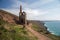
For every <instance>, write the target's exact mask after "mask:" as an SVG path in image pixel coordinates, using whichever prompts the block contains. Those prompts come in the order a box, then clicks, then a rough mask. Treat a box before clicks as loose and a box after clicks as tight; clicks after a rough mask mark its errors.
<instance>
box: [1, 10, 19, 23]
mask: <svg viewBox="0 0 60 40" xmlns="http://www.w3.org/2000/svg"><path fill="white" fill-rule="evenodd" d="M0 16H2V17H3V20H5V21H7V22H9V23H16V22H15V19H16V20H17V21H18V16H16V15H13V14H11V13H9V12H7V11H4V10H0Z"/></svg>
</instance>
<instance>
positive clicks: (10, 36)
mask: <svg viewBox="0 0 60 40" xmlns="http://www.w3.org/2000/svg"><path fill="white" fill-rule="evenodd" d="M0 40H37V38H36V37H35V36H34V35H33V34H31V33H30V32H29V31H28V30H26V29H23V28H22V26H20V25H14V24H9V23H7V22H5V21H3V20H0Z"/></svg>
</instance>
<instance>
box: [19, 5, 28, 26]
mask: <svg viewBox="0 0 60 40" xmlns="http://www.w3.org/2000/svg"><path fill="white" fill-rule="evenodd" d="M26 22H27V21H26V13H25V12H24V11H22V5H20V12H19V23H20V24H22V25H25V24H26Z"/></svg>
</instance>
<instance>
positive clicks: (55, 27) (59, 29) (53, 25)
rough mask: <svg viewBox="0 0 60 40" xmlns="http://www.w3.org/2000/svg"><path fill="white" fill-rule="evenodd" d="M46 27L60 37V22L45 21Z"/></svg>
mask: <svg viewBox="0 0 60 40" xmlns="http://www.w3.org/2000/svg"><path fill="white" fill-rule="evenodd" d="M45 26H46V27H47V28H48V29H47V30H48V31H49V32H51V33H52V34H54V35H57V36H60V21H45Z"/></svg>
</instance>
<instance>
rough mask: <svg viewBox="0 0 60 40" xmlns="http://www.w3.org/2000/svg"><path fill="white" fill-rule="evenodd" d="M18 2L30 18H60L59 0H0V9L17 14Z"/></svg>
mask: <svg viewBox="0 0 60 40" xmlns="http://www.w3.org/2000/svg"><path fill="white" fill-rule="evenodd" d="M20 4H21V5H22V7H23V10H24V11H25V12H26V13H27V19H30V20H60V0H0V9H3V10H6V11H9V12H11V13H13V14H15V15H19V7H20Z"/></svg>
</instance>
